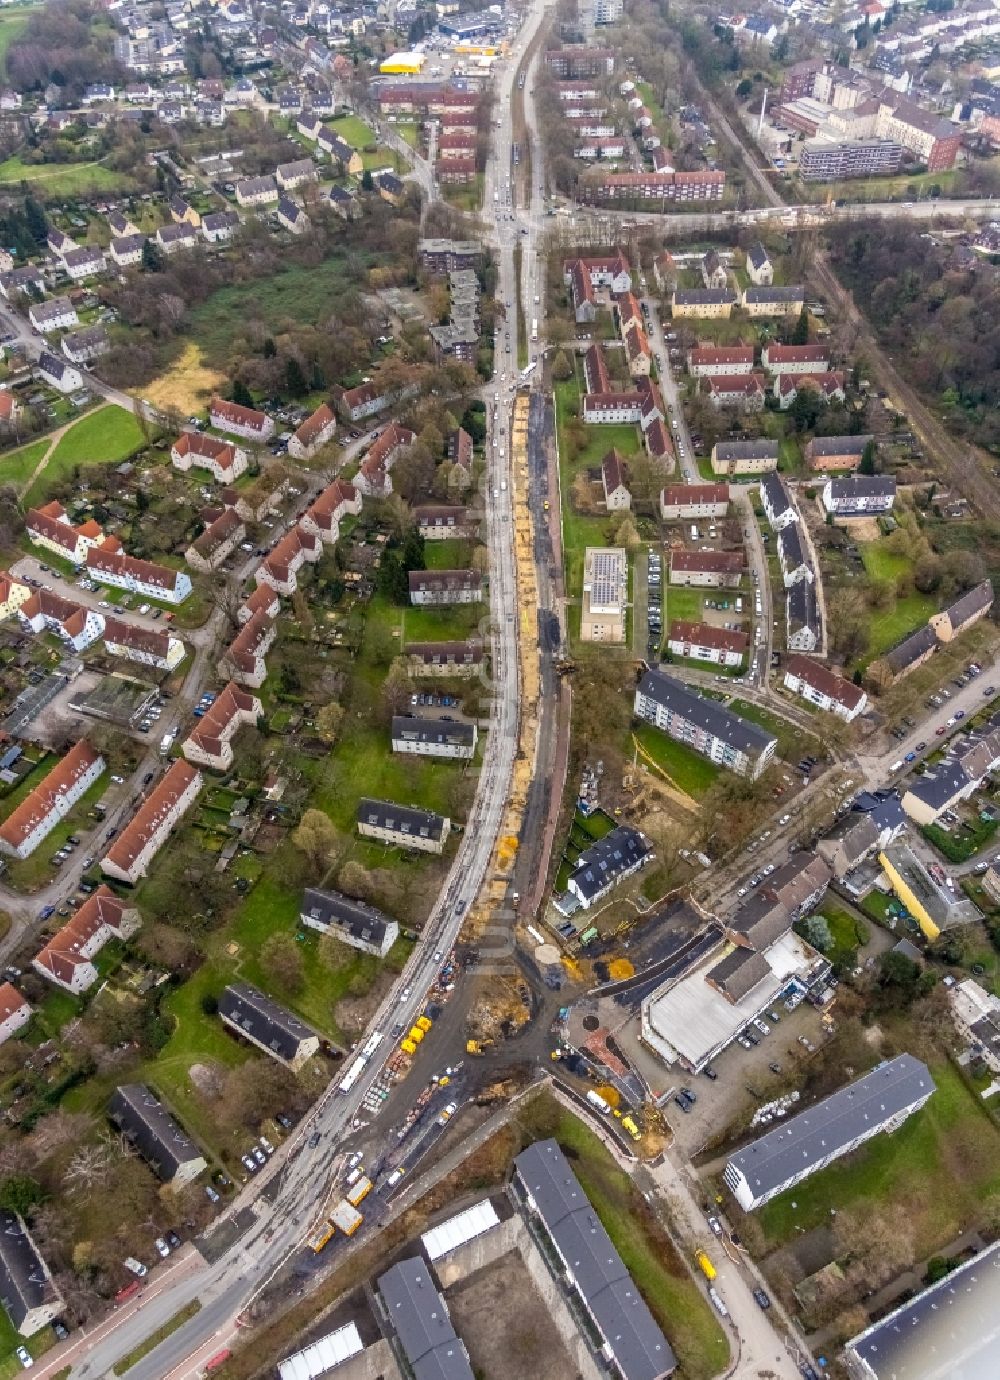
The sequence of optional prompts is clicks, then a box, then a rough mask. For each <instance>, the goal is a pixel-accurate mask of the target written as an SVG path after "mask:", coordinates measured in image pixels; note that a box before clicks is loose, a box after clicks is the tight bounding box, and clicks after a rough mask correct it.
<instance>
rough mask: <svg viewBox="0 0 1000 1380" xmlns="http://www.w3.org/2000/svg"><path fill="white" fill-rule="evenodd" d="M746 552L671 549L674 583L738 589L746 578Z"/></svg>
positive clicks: (671, 578)
mask: <svg viewBox="0 0 1000 1380" xmlns="http://www.w3.org/2000/svg"><path fill="white" fill-rule="evenodd" d="M745 565H746V555H745V553H744V552H743V550H742V549H740V550H739V551H712V550H702V551H696V550H691V551H682V550H678V549H677V548H676V547H675V548H674V549H673V550H672V551H671V552H670V583H671V584H672V585H695V586H698V587H700V588H706V589H736V588H737V587H738V586H739V585H740V583H741V581H742V579H743V570H744V567H745Z"/></svg>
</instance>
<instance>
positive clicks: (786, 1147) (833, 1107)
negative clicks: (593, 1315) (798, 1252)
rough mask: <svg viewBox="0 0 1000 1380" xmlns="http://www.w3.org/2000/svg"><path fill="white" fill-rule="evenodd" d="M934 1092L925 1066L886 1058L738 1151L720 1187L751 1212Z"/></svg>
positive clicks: (903, 1057) (892, 1126)
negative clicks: (724, 1184) (727, 1189)
mask: <svg viewBox="0 0 1000 1380" xmlns="http://www.w3.org/2000/svg"><path fill="white" fill-rule="evenodd" d="M934 1090H935V1089H934V1080H933V1078H932V1077H931V1075H930V1072H929V1070H928V1068H927V1065H926V1064H923V1063H921V1061H920V1060H919V1059H915V1058H914V1057H913V1055H912V1054H899V1055H897V1056H896V1058H895V1059H886V1060H885V1061H884V1062H883V1063H881V1064H879V1065H878V1066H877V1067H876V1068H874V1069H872V1071H871V1073H866V1074H864V1075H863V1077H861V1078H857V1079H855V1081H854V1082H853V1083H849V1084H848V1085H847V1087H846V1088H841V1089H840V1090H839V1091H838V1092H835V1093H833V1094H831V1096H830V1097H825V1098H824V1099H823V1101H822V1102H818V1103H817V1104H816V1106H815V1107H811V1108H810V1109H809V1110H808V1111H805V1112H800V1113H799V1114H798V1116H794V1117H792V1118H791V1120H789V1121H785V1122H783V1123H782V1124H781V1125H780V1126H776V1127H775V1129H774V1130H773V1131H769V1132H768V1133H767V1135H766V1136H761V1138H760V1139H759V1140H755V1141H753V1142H752V1143H751V1144H750V1145H748V1146H746V1147H745V1148H744V1149H743V1150H740V1151H738V1152H737V1153H736V1154H735V1155H733V1156H732V1157H731V1158H730V1159H729V1160H728V1162H727V1164H726V1169H725V1173H724V1175H723V1178H724V1179H725V1182H726V1185H727V1187H728V1188H729V1189H730V1191H731V1192H732V1194H733V1196H734V1197H735V1198H736V1201H737V1202H738V1203H739V1205H740V1207H742V1208H743V1209H744V1211H746V1212H752V1211H753V1210H754V1209H755V1208H758V1207H760V1206H761V1205H762V1204H763V1203H767V1202H769V1201H770V1200H771V1199H772V1198H775V1197H777V1195H778V1194H779V1193H784V1192H785V1190H786V1189H789V1188H791V1187H793V1185H795V1184H798V1183H801V1182H802V1180H803V1179H807V1178H809V1176H810V1174H815V1173H816V1171H817V1170H819V1169H824V1168H825V1167H826V1166H827V1165H828V1164H832V1163H833V1161H834V1160H837V1159H839V1158H840V1157H841V1156H842V1155H847V1154H850V1152H851V1151H852V1150H856V1149H857V1148H858V1146H859V1145H863V1144H864V1142H865V1141H866V1140H870V1139H871V1138H872V1136H876V1135H878V1134H880V1133H881V1132H883V1131H885V1132H891V1131H895V1130H896V1129H897V1128H898V1127H900V1126H902V1124H903V1122H904V1121H905V1120H906V1119H907V1117H909V1116H912V1115H913V1113H914V1112H916V1111H919V1109H920V1108H921V1107H922V1106H923V1105H924V1103H925V1102H926V1101H927V1100H928V1098H929V1097H930V1096H931V1094H932V1093H933V1092H934ZM900 1374H902V1372H900Z"/></svg>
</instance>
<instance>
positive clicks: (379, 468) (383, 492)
mask: <svg viewBox="0 0 1000 1380" xmlns="http://www.w3.org/2000/svg"><path fill="white" fill-rule="evenodd" d="M416 439H417V434H416V432H415V431H410V429H409V428H408V427H405V426H400V425H399V423H398V422H390V423H389V425H388V426H387V427H386V428H385V429H384V430H383V431H382V433H381V435H380V436H378V437H377V438H376V439H375V440H374V441H373V442H372V444H371V445H370V446H369V447H368V452H367V454H366V455H365V458H364V459H363V460H362V462H361V467H360V469H359V470H358V472H357V474H356V475H355V477H354V484H355V486H356V488H357V489H358V490H360V492H361V493H362V494H364V495H365V497H366V498H369V497H370V498H386V497H388V495H389V494H391V493H392V480H391V478H390V477H389V476H390V473H391V471H392V467H393V465H394V464H395V463H396V461H397V459H398V458H399V455H400V452H401V451H403V450H405V449H406V447H407V446H412V444H413V442H414V441H415V440H416Z"/></svg>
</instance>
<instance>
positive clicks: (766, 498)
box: [760, 474, 799, 532]
mask: <svg viewBox="0 0 1000 1380" xmlns="http://www.w3.org/2000/svg"><path fill="white" fill-rule="evenodd" d="M760 501H761V506H762V508H763V509H764V512H765V513H766V514H767V521H768V524H769V526H770V528H771V531H772V532H780V531H781V530H782V529H783V528H785V527H788V526H789V525H790V524H791V523H793V522H798V520H799V510H798V509H797V508H796V506H795V504H794V503H793V502H792V496H791V494H790V493H789V491H788V488H787V486H786V485H785V481H784V480H783V479H782V478H781V476H780V475H779V474H767V475H765V476H764V478H763V479H762V480H761V481H760Z"/></svg>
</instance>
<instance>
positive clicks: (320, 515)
mask: <svg viewBox="0 0 1000 1380" xmlns="http://www.w3.org/2000/svg"><path fill="white" fill-rule="evenodd" d="M360 512H361V494H360V492H359V491H358V489H356V488H355V486H354V485H353V484H349V483H348V482H347V480H346V479H335V480H334V481H333V483H332V484H329V485H327V487H326V488H325V489H324V490H323V492H322V493H321V494H318V495H317V497H316V498H315V499H314V501H313V502H312V503H311V504H310V505H309V507H308V508H307V509H306V511H305V515H304V516H303V518H302V521H301V522H300V524H299V526H300V527H301V528H302V529H303V530H304V531H306V532H308V533H310V534H311V535H312V536H315V537H319V539H320V541H321V542H325V543H327V544H330V543H333V542H335V541H337V540H338V538H339V537H340V523H341V519H342V518H343V517H345V516H346V515H347V514H351V515H352V516H354V517H356V516H357V515H358V513H360Z"/></svg>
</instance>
